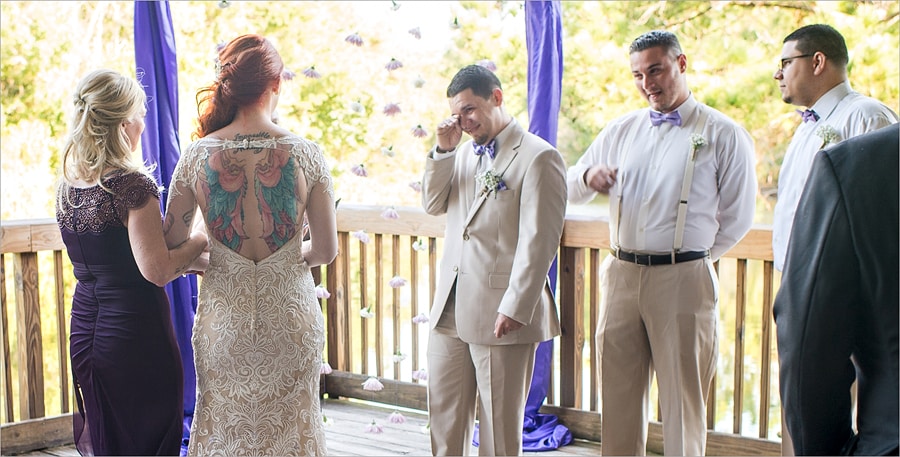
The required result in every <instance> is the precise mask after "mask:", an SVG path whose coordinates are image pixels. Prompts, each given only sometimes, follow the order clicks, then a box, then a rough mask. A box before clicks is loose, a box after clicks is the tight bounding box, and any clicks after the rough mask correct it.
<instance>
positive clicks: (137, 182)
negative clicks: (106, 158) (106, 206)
mask: <svg viewBox="0 0 900 457" xmlns="http://www.w3.org/2000/svg"><path fill="white" fill-rule="evenodd" d="M107 185H108V186H109V189H110V190H111V191H112V192H113V195H115V198H114V203H113V206H114V208H115V211H116V217H117V218H118V219H119V220H120V221H125V220H126V219H127V216H128V210H129V209H131V208H140V207H142V206H144V205H145V204H147V200H149V199H150V197H154V198H156V199H159V186H157V184H156V182H155V181H154V180H153V178H152V177H150V176H148V175H145V174H143V173H129V174H125V175H120V176H116V177H114V178H110V179H109V180H108V181H107Z"/></svg>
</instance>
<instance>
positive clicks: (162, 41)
mask: <svg viewBox="0 0 900 457" xmlns="http://www.w3.org/2000/svg"><path fill="white" fill-rule="evenodd" d="M134 54H135V61H136V68H137V74H138V77H140V78H141V84H142V85H143V86H144V91H145V92H146V93H147V117H146V118H145V122H146V129H145V130H144V133H143V134H142V135H141V145H142V147H141V149H142V151H143V157H144V161H145V163H147V164H148V165H150V166H155V167H156V168H155V169H154V170H153V174H154V177H155V178H156V182H157V183H159V185H160V186H161V187H163V188H164V189H168V187H169V180H170V179H171V177H172V173H173V172H174V171H175V165H176V164H177V163H178V158H179V157H180V156H181V147H180V145H179V141H178V62H177V60H176V59H175V33H174V30H173V28H172V14H171V12H170V10H169V2H168V1H167V0H164V1H135V2H134ZM166 195H167V194H166V191H163V192H162V193H161V195H160V206H161V209H164V208H165V202H166ZM166 293H167V294H168V295H169V303H171V313H172V323H173V325H174V327H175V336H176V338H177V340H178V347H179V349H180V351H181V361H182V364H183V366H184V422H183V434H182V436H183V439H182V455H183V454H184V451H185V450H186V444H187V439H188V435H189V433H190V424H191V419H192V417H193V414H194V402H195V395H196V387H195V386H196V384H195V383H196V380H195V371H194V353H193V349H192V348H191V327H192V326H193V324H194V313H195V311H196V310H197V278H196V276H193V275H189V276H187V277H182V278H179V279H176V280H175V281H172V282H171V283H170V284H169V285H167V286H166Z"/></svg>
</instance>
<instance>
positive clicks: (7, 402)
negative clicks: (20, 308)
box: [0, 254, 15, 422]
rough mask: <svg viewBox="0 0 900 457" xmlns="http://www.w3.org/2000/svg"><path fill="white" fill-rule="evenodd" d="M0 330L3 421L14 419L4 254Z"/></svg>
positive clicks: (3, 259) (0, 258) (0, 271)
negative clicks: (1, 343) (0, 331)
mask: <svg viewBox="0 0 900 457" xmlns="http://www.w3.org/2000/svg"><path fill="white" fill-rule="evenodd" d="M0 330H2V338H3V359H2V368H3V377H2V378H0V381H2V383H3V385H2V387H3V389H2V391H3V405H4V407H3V415H4V418H5V422H13V421H14V420H15V417H14V414H13V393H12V362H11V360H12V359H10V355H9V338H10V333H9V316H8V315H7V313H6V256H5V255H3V254H0Z"/></svg>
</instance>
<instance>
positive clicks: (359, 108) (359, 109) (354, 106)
mask: <svg viewBox="0 0 900 457" xmlns="http://www.w3.org/2000/svg"><path fill="white" fill-rule="evenodd" d="M350 111H353V112H354V113H356V114H363V113H365V112H366V108H365V107H364V106H363V104H362V103H360V102H359V100H357V101H355V102H350Z"/></svg>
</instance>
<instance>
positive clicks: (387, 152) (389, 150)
mask: <svg viewBox="0 0 900 457" xmlns="http://www.w3.org/2000/svg"><path fill="white" fill-rule="evenodd" d="M381 154H382V155H384V156H385V157H394V155H395V153H394V145H393V144H392V145H390V146H385V147H383V148H381Z"/></svg>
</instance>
